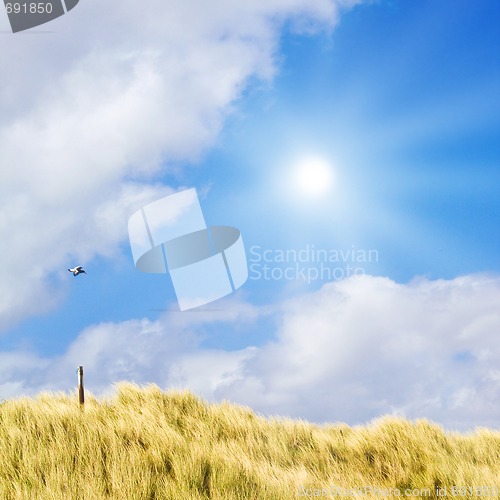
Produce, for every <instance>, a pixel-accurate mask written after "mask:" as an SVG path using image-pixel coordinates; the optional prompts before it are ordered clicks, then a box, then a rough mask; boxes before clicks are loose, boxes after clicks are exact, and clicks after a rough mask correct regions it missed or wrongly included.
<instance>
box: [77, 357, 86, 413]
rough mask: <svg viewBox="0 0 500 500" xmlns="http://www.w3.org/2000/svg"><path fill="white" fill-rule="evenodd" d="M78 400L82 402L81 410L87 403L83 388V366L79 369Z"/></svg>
mask: <svg viewBox="0 0 500 500" xmlns="http://www.w3.org/2000/svg"><path fill="white" fill-rule="evenodd" d="M77 371H78V399H79V401H80V408H83V404H84V403H85V390H84V388H83V366H79V367H78V370H77Z"/></svg>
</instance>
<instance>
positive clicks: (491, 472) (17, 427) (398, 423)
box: [0, 384, 500, 500]
mask: <svg viewBox="0 0 500 500" xmlns="http://www.w3.org/2000/svg"><path fill="white" fill-rule="evenodd" d="M454 486H455V487H457V486H464V487H465V486H469V487H490V488H493V487H497V488H498V487H500V432H497V431H492V430H488V429H477V430H476V431H475V432H474V433H471V434H467V435H465V434H456V433H448V432H445V431H444V430H443V429H442V428H440V427H439V426H437V425H434V424H432V423H430V422H428V421H424V420H419V421H415V422H410V421H407V420H404V419H400V418H394V417H385V418H382V419H379V420H377V421H374V422H372V423H371V424H369V425H367V426H363V427H354V428H351V427H349V426H347V425H343V424H338V425H330V426H316V425H311V424H309V423H307V422H303V421H292V420H282V419H265V418H263V417H260V416H257V415H255V414H254V413H253V412H252V411H251V410H249V409H248V408H244V407H240V406H235V405H231V404H229V403H222V404H218V405H209V404H207V403H205V402H203V401H202V400H200V399H199V398H197V397H195V396H194V395H193V394H191V393H189V392H167V393H164V392H162V391H160V389H159V388H158V387H156V386H148V387H146V388H142V389H141V388H139V387H137V386H134V385H131V384H120V385H119V386H118V391H117V394H116V396H114V397H113V398H111V399H108V400H96V399H95V398H93V397H92V396H90V395H87V398H86V403H85V408H84V410H80V408H79V405H78V400H77V397H76V395H75V396H71V397H70V396H68V395H64V394H43V395H40V396H38V397H37V398H36V399H17V400H9V401H6V402H4V403H3V404H0V498H2V499H46V498H47V499H49V498H50V499H100V498H112V499H134V500H135V499H163V498H165V499H169V498H172V499H177V498H179V499H202V498H214V499H256V500H257V499H259V500H260V499H270V500H278V499H292V498H300V496H302V497H306V496H310V497H313V495H316V496H318V495H319V494H322V495H323V497H325V496H327V495H326V493H327V494H328V496H330V497H331V498H333V496H332V495H330V492H331V489H332V487H335V488H339V489H342V488H344V489H353V488H354V489H359V488H367V487H372V488H378V489H379V490H383V489H387V490H390V489H392V490H395V489H398V490H400V491H401V493H402V495H401V496H404V491H405V490H414V489H421V490H427V491H428V492H429V493H428V495H425V496H426V497H427V498H435V497H436V496H435V490H436V488H441V491H443V489H444V488H446V489H447V492H448V496H449V497H451V496H452V495H451V491H452V488H453V487H454ZM485 492H486V490H482V495H479V494H477V493H474V495H466V496H476V497H480V496H482V497H486V496H488V495H486V494H485ZM493 493H495V491H494V490H492V491H491V494H490V495H489V497H490V498H496V495H494V494H493ZM379 496H380V495H379ZM457 496H460V495H457ZM337 498H339V497H337ZM406 498H421V496H417V495H407V496H406ZM462 498H463V496H462Z"/></svg>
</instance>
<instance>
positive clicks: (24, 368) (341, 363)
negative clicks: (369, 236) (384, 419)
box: [0, 275, 500, 430]
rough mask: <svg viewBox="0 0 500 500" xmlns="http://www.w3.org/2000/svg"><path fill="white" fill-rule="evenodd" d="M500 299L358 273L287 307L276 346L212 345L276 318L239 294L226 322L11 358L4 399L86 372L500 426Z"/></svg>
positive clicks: (280, 402)
mask: <svg viewBox="0 0 500 500" xmlns="http://www.w3.org/2000/svg"><path fill="white" fill-rule="evenodd" d="M499 300H500V279H499V278H498V277H488V276H477V275H471V276H464V277H460V278H456V279H454V280H448V281H446V280H437V281H428V280H425V279H421V280H415V281H413V282H411V283H409V284H397V283H394V282H393V281H391V280H389V279H387V278H379V277H372V276H363V277H357V278H356V277H353V278H349V279H347V280H344V281H339V282H332V283H329V284H327V285H325V286H323V287H322V288H321V289H320V290H318V291H316V292H314V293H310V294H307V295H303V296H302V297H298V298H297V299H295V300H293V301H290V302H286V303H284V304H282V305H281V306H280V307H279V308H277V309H276V310H275V311H274V315H275V319H276V321H277V323H278V324H279V325H280V326H279V327H278V330H277V332H276V335H275V338H274V340H272V341H270V342H268V343H267V344H264V345H262V346H259V347H248V348H246V349H242V350H238V351H229V350H224V349H207V348H204V347H203V345H202V343H201V335H203V331H204V328H205V327H209V326H210V325H214V324H215V325H218V326H220V327H222V326H223V325H226V326H227V327H234V328H236V327H241V325H245V324H248V323H250V324H252V322H254V321H256V320H257V319H258V318H259V317H261V316H263V315H267V314H269V312H270V311H269V310H261V309H257V308H255V307H253V306H251V305H249V304H246V303H244V302H241V301H238V300H237V299H235V298H234V297H232V298H230V299H228V300H227V301H225V302H223V306H224V307H223V310H222V311H220V312H217V313H216V314H214V313H213V312H211V313H198V314H187V313H179V314H167V315H165V316H164V317H163V318H162V319H160V320H159V321H157V322H151V321H148V320H142V321H141V320H134V321H128V322H125V323H120V324H101V325H96V326H93V327H89V328H87V329H86V330H85V331H83V332H82V333H81V334H80V335H79V337H78V338H77V339H76V340H75V341H74V342H73V343H72V345H71V346H70V347H69V349H68V351H67V352H66V353H65V354H64V355H63V356H61V357H60V358H56V359H38V358H37V357H36V356H33V355H27V354H23V353H13V354H3V355H2V365H4V364H5V366H6V368H4V369H3V371H2V372H1V377H0V396H2V397H8V396H14V395H16V394H19V393H20V390H21V389H22V391H27V392H30V393H33V392H37V391H39V390H42V389H44V390H59V389H65V390H66V389H69V388H70V387H72V382H71V379H68V377H70V374H72V373H73V372H74V370H75V367H76V366H77V365H79V364H84V366H85V367H86V370H87V373H88V378H87V381H88V387H89V388H90V390H92V391H93V392H94V393H99V392H103V391H104V392H106V391H109V388H110V384H112V383H113V382H117V381H118V380H122V379H126V380H131V381H135V382H137V383H148V382H153V383H156V384H158V385H160V386H161V387H162V388H164V389H167V388H169V387H184V388H190V389H191V390H193V391H195V392H196V393H197V394H199V395H201V396H203V397H205V398H207V399H209V400H222V399H228V400H230V401H234V402H237V403H241V404H244V405H249V406H251V407H252V408H253V409H254V410H256V411H258V412H262V413H265V414H268V415H288V416H292V417H300V418H306V419H309V420H312V421H315V422H332V421H345V422H348V423H349V424H357V423H363V422H366V421H368V420H371V419H372V418H375V417H378V416H380V415H383V414H387V413H395V414H402V415H405V416H406V417H408V418H419V417H424V418H430V419H432V420H434V421H436V422H438V423H441V424H443V425H445V426H447V427H448V428H451V429H459V430H465V429H469V428H473V427H475V426H478V425H483V426H490V427H496V428H499V427H500V409H499V407H498V405H497V401H498V400H499V398H500V377H499V373H500V364H499V361H498V360H499V359H500V346H499V343H498V341H497V338H496V337H497V333H498V331H500V313H499V312H498V303H499ZM271 334H272V332H269V335H270V336H271ZM48 367H50V370H49V369H48ZM35 373H36V376H34V374H35ZM61 381H63V382H61Z"/></svg>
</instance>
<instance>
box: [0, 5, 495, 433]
mask: <svg viewBox="0 0 500 500" xmlns="http://www.w3.org/2000/svg"><path fill="white" fill-rule="evenodd" d="M81 4H82V5H78V8H75V9H74V10H73V11H71V12H70V13H68V14H67V15H65V16H63V17H61V18H59V19H57V20H55V21H53V22H51V24H50V26H51V30H53V31H51V32H50V33H39V34H38V35H37V34H36V31H37V30H36V29H34V30H33V31H34V32H33V33H31V34H30V32H26V33H23V34H20V33H19V34H16V35H13V34H9V33H8V21H7V17H6V15H4V16H1V15H0V24H1V23H3V24H1V25H0V31H1V32H2V34H1V35H0V43H2V50H1V52H0V58H1V59H0V64H1V67H2V68H6V70H5V72H3V74H5V75H6V76H4V77H2V82H1V83H0V103H1V107H2V109H3V112H2V114H1V116H0V151H2V154H1V156H0V161H1V163H2V166H1V168H0V172H1V173H0V193H1V197H0V235H1V237H2V240H3V241H5V242H8V243H7V244H6V245H5V256H4V258H3V266H4V268H3V270H1V271H0V274H1V277H2V279H1V280H0V281H1V282H2V284H1V285H0V294H1V295H3V297H4V299H3V301H2V302H3V305H2V306H0V328H1V329H0V397H16V396H19V395H21V394H36V393H38V392H40V391H44V390H51V391H52V390H55V391H57V390H66V391H69V390H72V389H73V386H74V380H73V378H74V377H75V376H76V375H74V370H75V369H76V366H77V365H80V364H83V365H84V366H85V367H86V377H87V383H88V388H89V390H91V391H92V392H94V393H96V394H106V393H109V391H111V390H112V385H113V384H114V383H116V382H118V381H119V380H130V381H135V382H137V383H139V384H146V383H149V382H151V383H156V384H158V385H159V386H160V387H162V388H164V389H168V388H171V387H176V388H179V387H182V388H189V389H191V390H193V391H194V392H195V393H197V394H199V395H201V396H202V397H204V398H206V399H208V400H215V401H218V400H221V399H229V400H232V401H235V402H237V403H241V404H245V405H248V406H250V407H252V408H253V409H255V411H258V412H261V413H263V414H273V415H276V414H278V415H287V416H288V415H289V416H292V417H298V418H307V419H310V420H312V421H315V422H327V421H337V420H342V421H346V422H347V423H349V424H357V423H362V422H366V421H369V420H370V419H372V418H376V417H377V416H380V415H383V414H387V413H395V414H402V415H405V416H407V417H409V418H417V417H424V418H429V419H432V420H435V421H437V422H439V423H441V424H443V425H445V426H447V427H449V428H458V429H470V428H473V427H474V426H476V425H488V426H491V427H497V428H498V427H499V425H500V413H499V410H498V408H496V407H495V406H494V401H497V400H498V397H499V396H500V364H499V362H498V359H500V358H499V354H500V352H499V351H498V349H499V347H498V342H497V339H496V336H497V332H498V331H499V327H500V315H499V313H498V303H499V300H500V278H499V271H500V252H499V250H500V236H499V227H500V196H499V186H500V164H499V163H500V140H499V139H500V137H499V133H500V99H499V94H500V57H499V55H498V54H499V53H500V34H499V33H498V29H497V28H498V22H499V20H500V6H499V5H498V4H497V3H495V2H489V1H479V2H470V1H465V0H458V1H448V0H445V1H442V2H431V1H418V2H417V1H405V2H403V1H395V0H394V1H384V0H380V1H377V2H355V1H350V2H349V1H344V2H335V1H333V0H317V1H305V0H304V1H299V0H296V1H292V0H273V1H268V2H250V1H248V2H240V3H239V5H238V6H234V5H226V4H225V2H222V1H220V2H215V3H214V5H213V6H211V7H212V8H209V7H208V6H203V7H201V6H200V5H198V4H197V2H194V1H193V2H191V1H185V2H183V3H179V2H174V1H172V2H170V3H169V2H159V1H158V2H154V7H155V9H153V10H154V13H153V12H149V13H144V12H139V11H138V9H139V10H140V6H137V5H135V4H134V2H131V1H125V2H121V3H120V5H119V6H118V5H117V6H116V8H115V7H113V8H111V7H109V11H108V9H106V10H104V11H100V10H99V9H100V8H99V4H98V2H97V1H94V0H86V1H85V2H81ZM111 19H113V22H111V21H110V20H111ZM47 26H49V25H47ZM179 26H187V28H185V29H180V28H179ZM311 157H314V158H319V159H321V161H323V162H324V163H326V164H327V165H328V168H329V170H330V173H331V176H332V179H333V180H332V183H331V185H329V186H325V190H324V192H323V193H321V194H318V195H315V196H312V197H311V196H305V193H304V192H303V191H304V190H303V186H302V188H301V187H300V186H296V185H295V186H294V185H293V184H292V182H291V181H292V180H293V178H294V175H295V173H296V169H297V168H299V166H300V165H302V166H303V165H304V164H305V160H306V159H308V158H311ZM305 165H306V167H305V168H306V169H307V168H309V169H310V170H309V172H312V170H311V168H312V167H310V164H305ZM308 165H309V167H308ZM311 175H313V174H311ZM191 187H195V188H196V189H197V191H198V194H199V197H200V201H201V206H202V209H203V212H204V215H205V219H206V221H207V223H208V224H212V225H230V226H234V227H237V228H238V229H240V230H241V233H242V235H243V241H244V244H245V248H246V253H247V259H248V265H249V270H250V273H249V279H248V281H247V282H246V283H245V284H244V285H243V287H241V289H239V290H238V291H237V292H236V293H235V294H232V295H231V296H228V297H226V298H224V299H221V300H219V301H217V302H214V303H213V304H210V305H209V306H206V307H205V308H201V309H202V310H192V311H185V312H180V311H179V310H178V305H177V301H176V297H175V292H174V288H173V286H172V283H171V280H170V278H169V277H168V275H148V274H142V273H139V272H137V271H136V270H135V269H134V263H133V260H132V255H131V251H130V245H129V241H128V235H127V223H128V219H129V217H130V216H131V215H132V213H134V212H135V211H136V210H138V209H139V208H140V207H141V206H144V205H146V204H147V203H150V202H152V201H154V200H156V199H160V198H162V197H163V196H165V195H168V194H171V193H173V192H175V191H179V190H183V189H186V188H191ZM304 249H308V250H309V251H311V249H312V252H314V251H315V250H316V251H320V250H322V251H326V252H337V254H343V255H350V257H347V262H346V261H340V262H336V263H332V262H329V263H327V267H329V268H330V270H333V268H335V269H336V272H337V274H336V275H335V278H334V279H312V280H307V279H306V280H304V279H301V277H300V276H301V275H300V273H299V275H297V276H295V278H296V279H295V278H294V279H285V278H284V277H283V273H284V270H285V269H286V268H287V267H293V268H295V266H296V265H298V266H299V267H301V268H305V270H306V271H305V272H312V271H314V272H315V269H318V263H317V262H316V263H315V262H311V261H310V260H309V261H308V262H303V261H301V262H297V261H293V262H292V261H290V259H289V261H288V262H282V261H280V255H281V254H282V253H283V252H287V251H288V252H291V253H289V255H293V251H296V252H299V251H300V250H304ZM280 252H281V253H280ZM349 252H351V253H350V254H349ZM368 252H371V254H370V255H371V256H372V258H370V259H365V260H363V259H361V258H360V256H361V255H367V254H368ZM264 255H266V256H267V257H266V260H269V261H268V262H267V261H266V262H263V256H264ZM310 255H311V254H310V253H309V256H310ZM353 255H356V256H357V257H356V259H355V260H356V262H352V259H351V257H352V256H353ZM259 256H260V259H261V260H260V261H259ZM373 256H376V258H374V257H373ZM349 259H351V261H349ZM264 263H265V264H268V267H269V268H270V272H274V275H272V277H273V279H264V278H263V277H262V272H263V269H262V267H261V266H262V265H263V264H264ZM349 263H352V264H353V266H354V265H355V266H354V267H356V268H357V269H359V272H358V274H359V276H357V277H349V276H348V275H347V274H346V272H347V271H346V266H347V265H348V264H349ZM77 264H81V265H83V266H84V267H85V269H86V270H87V272H88V274H87V275H83V276H78V277H76V278H74V277H73V276H71V275H70V274H69V273H68V272H67V271H66V269H67V268H68V267H73V266H74V265H77ZM252 266H253V267H252ZM273 269H274V271H273ZM311 270H312V271H311ZM259 273H261V274H259ZM292 274H293V273H292ZM203 309H206V310H203ZM395 372H397V373H398V377H394V373H395Z"/></svg>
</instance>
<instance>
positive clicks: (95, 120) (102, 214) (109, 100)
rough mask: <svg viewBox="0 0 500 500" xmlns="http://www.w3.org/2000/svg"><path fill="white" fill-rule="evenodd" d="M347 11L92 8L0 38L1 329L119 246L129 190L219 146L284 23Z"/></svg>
mask: <svg viewBox="0 0 500 500" xmlns="http://www.w3.org/2000/svg"><path fill="white" fill-rule="evenodd" d="M338 5H342V4H337V3H336V2H335V1H334V0H315V1H310V0H265V1H264V0H258V1H256V0H247V1H242V2H232V1H229V0H219V1H215V2H202V1H199V0H189V1H187V0H182V1H181V0H171V1H168V2H165V1H160V0H154V1H151V2H148V3H147V5H144V4H142V3H140V2H134V1H132V0H123V1H121V2H119V3H112V2H111V3H110V2H105V3H104V4H103V2H100V1H97V0H86V1H85V2H81V4H79V5H78V6H77V8H75V9H73V10H72V11H71V12H69V13H68V14H67V15H65V16H62V17H61V18H59V19H57V20H54V21H52V22H51V23H50V24H47V25H44V26H43V27H41V28H40V29H38V30H37V29H35V30H33V31H31V32H26V33H22V34H16V35H8V36H6V34H5V33H4V34H3V35H1V36H2V51H1V52H0V67H1V68H2V78H1V79H0V107H1V108H2V115H1V117H0V151H1V168H0V240H1V241H2V242H3V244H4V246H3V252H2V266H1V267H0V296H1V297H2V301H1V303H0V330H1V329H5V328H7V327H8V326H9V325H12V324H13V323H15V322H16V321H19V320H20V319H23V318H25V317H27V316H29V315H32V314H35V313H38V312H42V311H46V310H48V309H50V308H51V307H54V305H55V304H56V303H57V301H58V293H57V290H49V289H48V284H47V276H48V275H49V274H50V273H51V272H52V271H55V270H57V269H62V268H65V267H67V266H68V265H69V264H68V262H69V258H70V257H71V258H75V259H78V260H80V259H81V260H82V262H81V263H82V264H85V260H88V259H91V258H92V257H93V256H96V255H110V254H112V253H113V251H116V249H117V248H118V246H119V243H120V242H121V241H123V238H124V237H125V235H124V232H122V231H120V230H118V229H116V228H117V227H123V228H125V227H126V222H127V219H128V216H129V215H130V214H131V213H132V212H133V208H134V207H132V206H131V205H130V204H128V202H127V199H126V195H124V192H127V190H130V184H129V183H130V181H131V180H133V181H134V182H135V184H134V185H133V186H134V189H135V191H136V194H135V195H134V196H135V197H139V198H141V199H143V200H144V199H148V200H149V201H151V200H152V199H153V198H154V196H155V194H159V192H160V191H162V189H161V188H153V187H151V186H148V183H150V182H152V179H154V176H155V175H157V174H159V173H160V172H165V171H166V169H167V168H169V165H170V164H171V163H172V162H190V161H196V160H197V159H198V158H199V157H200V155H201V154H202V153H203V152H204V151H205V150H206V149H207V148H208V147H210V145H211V144H212V143H213V141H214V139H215V138H216V136H217V134H218V132H219V130H220V128H221V126H222V124H223V121H224V118H225V117H226V115H227V113H229V112H230V111H231V105H232V103H234V101H235V100H236V99H237V98H238V97H239V95H240V93H241V91H242V89H243V88H244V87H245V85H246V84H247V82H248V80H249V79H250V78H252V77H257V78H261V79H271V78H272V76H273V75H274V73H275V71H276V65H275V61H274V59H275V53H276V50H277V45H278V40H279V35H280V26H281V24H282V23H283V22H284V21H285V20H288V19H303V20H307V22H308V23H309V24H311V23H312V25H313V26H315V27H316V28H319V27H326V28H327V29H328V28H330V27H332V26H333V25H334V24H335V22H336V20H337V16H338V9H339V7H338ZM42 28H43V29H42ZM0 30H3V31H5V30H8V23H7V17H6V16H0ZM37 31H38V33H37ZM43 31H49V33H44V32H43ZM50 31H52V32H50ZM141 189H142V190H143V191H144V192H143V193H142V194H141V193H140V192H139V191H140V190H141ZM115 205H116V206H118V207H120V208H118V209H117V208H116V207H115V208H113V207H114V206H115ZM33 263H35V264H36V267H35V268H34V269H31V267H30V272H29V273H28V274H27V273H26V272H25V270H26V266H32V265H33ZM21 277H22V278H21Z"/></svg>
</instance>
